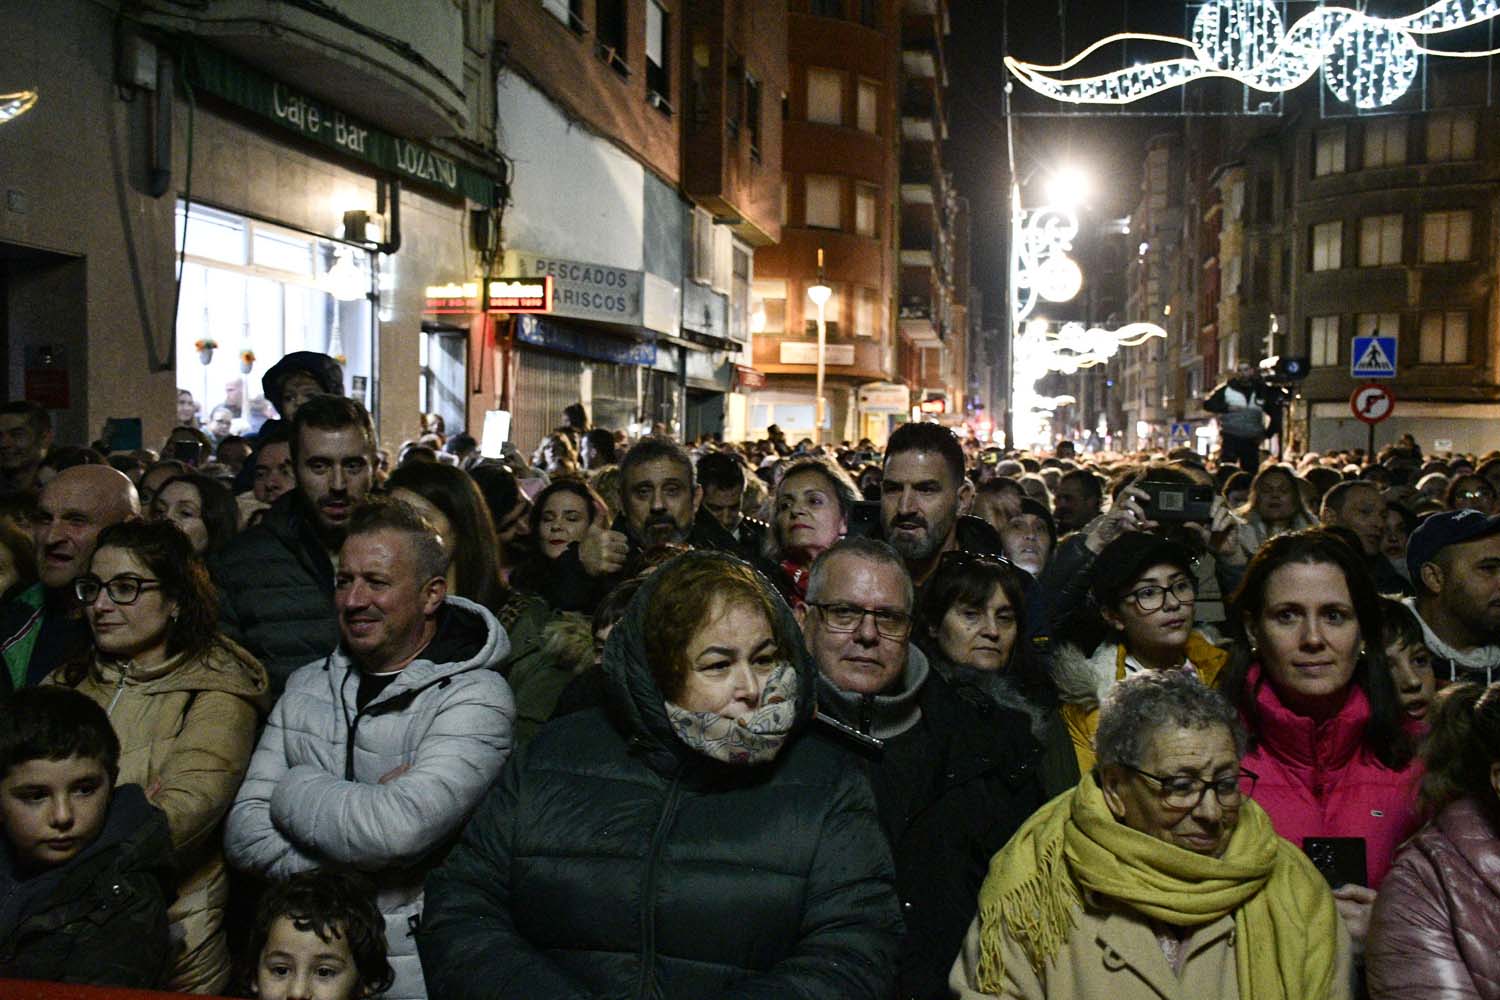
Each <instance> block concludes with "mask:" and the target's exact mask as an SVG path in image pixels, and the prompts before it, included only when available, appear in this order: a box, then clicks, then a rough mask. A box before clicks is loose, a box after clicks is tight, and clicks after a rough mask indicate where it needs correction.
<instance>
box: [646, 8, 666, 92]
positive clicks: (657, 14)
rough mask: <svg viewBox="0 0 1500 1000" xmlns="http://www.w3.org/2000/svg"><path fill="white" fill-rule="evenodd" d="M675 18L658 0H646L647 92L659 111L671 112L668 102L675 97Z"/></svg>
mask: <svg viewBox="0 0 1500 1000" xmlns="http://www.w3.org/2000/svg"><path fill="white" fill-rule="evenodd" d="M671 26H672V17H671V15H670V14H668V13H667V12H666V10H664V9H663V8H662V5H661V4H659V3H657V2H656V0H646V93H647V95H648V97H649V98H651V103H652V105H653V106H655V107H656V109H657V110H658V111H662V112H664V113H665V114H671V113H672V105H671V104H669V103H667V102H668V99H669V98H670V97H671V96H672V77H671V75H670V72H669V71H670V66H669V65H668V62H667V60H668V58H669V56H670V54H671V48H672V46H671V38H672V33H671Z"/></svg>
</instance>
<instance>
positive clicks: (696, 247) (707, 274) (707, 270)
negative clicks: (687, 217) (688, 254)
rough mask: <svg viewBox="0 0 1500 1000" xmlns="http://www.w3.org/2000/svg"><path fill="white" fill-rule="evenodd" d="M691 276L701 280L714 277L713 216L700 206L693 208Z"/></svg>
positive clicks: (706, 280) (705, 280) (708, 279)
mask: <svg viewBox="0 0 1500 1000" xmlns="http://www.w3.org/2000/svg"><path fill="white" fill-rule="evenodd" d="M693 277H694V279H696V280H698V281H703V282H712V281H713V278H714V217H713V216H712V215H709V214H708V213H707V212H706V211H704V210H703V209H701V208H695V209H693Z"/></svg>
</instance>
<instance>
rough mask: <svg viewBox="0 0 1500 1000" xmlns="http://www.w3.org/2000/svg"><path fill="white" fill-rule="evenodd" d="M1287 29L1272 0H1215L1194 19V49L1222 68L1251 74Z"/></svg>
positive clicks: (1208, 61)
mask: <svg viewBox="0 0 1500 1000" xmlns="http://www.w3.org/2000/svg"><path fill="white" fill-rule="evenodd" d="M1285 30H1286V26H1285V25H1284V24H1283V23H1282V20H1281V12H1280V11H1278V10H1277V9H1276V5H1275V4H1274V3H1271V2H1270V0H1214V2H1212V3H1207V4H1204V5H1203V9H1202V10H1200V11H1198V16H1197V17H1195V18H1194V19H1193V48H1195V49H1197V50H1198V53H1199V56H1200V58H1202V59H1203V61H1204V62H1206V63H1208V64H1210V65H1212V66H1213V67H1215V68H1216V69H1218V70H1220V71H1223V72H1229V73H1249V72H1253V71H1255V70H1256V69H1258V68H1260V67H1261V66H1262V65H1263V64H1264V63H1265V62H1266V60H1267V59H1268V58H1269V57H1270V56H1271V54H1272V53H1273V52H1274V51H1275V49H1276V42H1277V40H1279V39H1280V38H1281V35H1282V32H1283V31H1285Z"/></svg>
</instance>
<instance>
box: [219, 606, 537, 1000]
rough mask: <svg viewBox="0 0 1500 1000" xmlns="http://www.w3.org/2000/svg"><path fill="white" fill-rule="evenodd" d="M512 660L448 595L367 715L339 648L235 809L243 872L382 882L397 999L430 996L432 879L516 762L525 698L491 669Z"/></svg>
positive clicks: (493, 624) (279, 711)
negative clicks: (427, 637) (425, 946)
mask: <svg viewBox="0 0 1500 1000" xmlns="http://www.w3.org/2000/svg"><path fill="white" fill-rule="evenodd" d="M509 652H510V640H509V639H508V638H507V637H506V634H505V630H504V629H503V628H502V627H501V626H500V623H499V622H497V621H496V620H495V618H494V616H493V615H491V614H490V613H489V612H488V611H486V610H485V609H484V608H482V607H480V606H479V605H477V604H474V603H472V602H470V601H466V600H464V599H462V598H458V597H449V598H448V599H447V601H446V604H445V607H444V608H443V611H442V613H441V616H440V620H439V626H438V633H437V635H436V636H435V637H434V638H433V640H432V642H431V643H430V644H429V645H428V647H427V649H426V650H424V651H423V653H422V655H421V657H420V658H418V659H416V660H414V661H412V663H411V664H410V665H409V666H407V667H406V669H404V670H403V671H402V672H401V674H400V675H399V676H398V677H397V678H396V679H395V680H394V681H393V682H391V684H390V686H389V687H387V688H386V689H385V690H384V691H382V692H381V693H380V694H379V695H378V696H376V697H375V698H374V699H372V700H371V702H370V703H369V704H368V705H366V706H365V708H364V709H363V711H359V712H356V709H355V695H356V693H357V691H358V690H359V675H358V669H357V668H356V667H354V666H353V665H352V664H351V663H350V662H349V659H348V658H347V657H346V656H345V655H344V653H343V651H342V650H338V651H335V652H334V653H332V654H330V655H329V656H328V657H327V658H326V659H323V660H316V661H314V662H312V663H309V664H307V665H306V666H304V667H302V668H301V669H299V670H297V671H296V673H294V674H292V676H291V678H290V680H289V681H288V682H287V687H286V692H285V693H284V694H283V695H282V696H281V699H280V700H279V701H278V702H277V703H276V707H275V709H274V710H273V711H272V712H271V718H270V722H269V723H268V724H267V726H266V730H265V732H264V733H262V734H261V737H260V743H259V744H258V745H257V746H256V748H255V755H254V756H253V757H252V758H251V759H250V770H249V773H248V774H247V775H246V777H245V782H244V784H243V785H241V786H240V791H239V794H238V796H236V798H235V802H234V807H233V808H232V809H231V810H230V813H229V820H228V825H227V828H226V832H225V845H224V846H225V853H226V855H227V857H228V858H229V860H230V862H231V863H232V864H234V865H236V866H238V867H240V868H245V869H248V870H250V871H253V872H256V873H257V874H260V875H262V876H265V877H268V878H285V877H287V876H289V875H293V874H295V873H297V872H301V871H306V870H308V869H311V868H319V867H323V866H325V865H328V866H333V867H338V868H350V869H355V870H359V871H363V872H365V873H367V874H369V875H370V876H371V877H372V878H374V880H375V882H376V884H377V885H378V886H379V889H380V897H379V903H380V910H381V912H382V913H383V914H384V915H385V922H386V943H387V947H388V949H389V957H390V962H391V968H392V969H393V970H394V971H395V973H396V981H395V984H394V985H393V986H392V987H391V989H390V990H389V991H388V992H387V993H385V994H384V996H385V997H386V998H388V1000H421V998H424V997H425V996H426V990H425V987H424V986H423V982H422V967H421V964H420V962H419V961H418V959H417V951H416V942H415V938H414V936H413V932H414V931H415V929H416V925H417V923H418V922H419V921H420V919H421V914H422V881H423V879H424V878H425V877H426V874H427V871H428V870H429V869H430V868H432V867H434V866H435V865H436V864H437V863H438V862H439V861H441V860H442V855H443V854H444V853H446V848H447V847H448V845H449V844H451V843H452V842H454V841H455V840H456V839H457V836H458V834H459V833H460V831H461V829H462V827H463V824H464V822H465V821H466V820H467V819H468V816H469V813H470V812H471V811H472V810H473V809H474V807H475V806H476V805H478V803H479V801H480V799H481V798H482V797H483V796H484V793H485V792H486V791H488V789H489V787H490V784H491V783H492V782H493V781H494V780H495V778H496V777H497V776H498V775H499V773H500V768H501V766H502V765H503V764H504V763H505V760H506V758H507V757H508V756H509V755H510V750H511V727H512V723H513V722H514V720H515V712H516V710H515V701H514V699H513V698H512V697H511V692H510V687H509V685H507V684H506V682H505V679H504V678H502V677H501V676H500V674H498V673H497V672H496V671H495V669H494V668H495V667H496V666H497V665H498V664H499V663H500V662H501V661H502V660H504V659H505V657H506V655H507V654H508V653H509ZM351 734H352V736H351ZM402 766H405V767H406V768H408V770H407V771H406V772H404V773H403V774H401V775H400V776H398V777H396V778H394V779H392V780H389V781H387V782H385V783H384V784H382V783H381V781H380V779H381V778H382V776H384V775H387V774H389V773H390V772H391V771H392V770H394V769H396V768H398V767H402Z"/></svg>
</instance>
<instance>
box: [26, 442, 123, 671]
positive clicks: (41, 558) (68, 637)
mask: <svg viewBox="0 0 1500 1000" xmlns="http://www.w3.org/2000/svg"><path fill="white" fill-rule="evenodd" d="M140 512H141V506H140V501H139V499H137V496H136V492H135V486H133V485H132V484H131V482H130V478H129V477H128V476H126V475H125V474H124V473H123V472H120V471H118V470H116V469H112V468H110V467H109V466H107V465H75V466H73V467H71V468H67V469H64V470H63V471H61V472H59V473H58V474H57V475H56V476H55V477H54V478H53V479H52V481H51V482H49V483H48V484H47V485H46V486H44V487H43V488H42V493H41V496H40V497H39V498H38V500H37V509H36V513H35V514H34V515H33V517H32V522H31V538H32V543H33V544H34V546H35V548H36V575H37V582H36V583H35V584H34V585H32V586H31V587H29V588H27V589H26V590H23V591H22V592H21V593H19V594H17V595H16V596H15V597H13V598H11V600H10V602H9V603H8V604H6V605H5V607H4V608H3V609H0V651H3V653H4V657H5V663H4V669H0V692H4V691H8V690H12V689H15V688H21V687H29V686H31V685H33V684H37V683H39V682H40V681H41V680H42V678H44V677H46V676H47V675H48V674H49V673H51V672H52V670H53V669H54V668H55V667H58V666H60V665H62V664H63V663H65V662H67V661H68V660H70V659H73V658H75V657H76V656H79V655H80V654H83V653H86V652H87V651H88V650H89V648H90V646H91V643H92V638H91V637H90V635H89V629H88V625H87V624H86V623H85V622H84V620H83V615H82V609H81V608H80V607H79V605H78V601H77V599H76V598H75V597H74V596H73V580H74V579H75V578H76V577H79V576H82V575H83V574H84V573H86V572H88V568H89V560H91V559H92V558H93V557H94V545H95V543H97V542H98V540H99V532H101V531H103V530H104V529H105V528H107V527H109V526H110V525H112V524H118V523H120V522H121V521H124V520H126V519H127V518H131V517H135V516H138V515H139V514H140Z"/></svg>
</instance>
